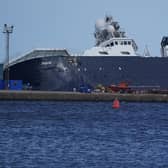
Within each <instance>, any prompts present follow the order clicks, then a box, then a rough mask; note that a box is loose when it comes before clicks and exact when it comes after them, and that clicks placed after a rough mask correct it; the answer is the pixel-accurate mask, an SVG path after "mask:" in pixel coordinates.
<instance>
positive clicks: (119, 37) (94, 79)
mask: <svg viewBox="0 0 168 168" xmlns="http://www.w3.org/2000/svg"><path fill="white" fill-rule="evenodd" d="M94 36H95V39H96V44H95V46H94V47H93V48H91V49H88V50H86V51H85V52H84V54H81V55H72V54H70V53H69V52H68V51H67V50H66V49H34V50H32V51H30V52H28V53H27V54H25V55H23V56H21V57H19V58H16V59H14V60H11V61H10V63H9V64H7V65H6V67H5V69H4V71H6V69H7V66H9V70H10V71H9V77H10V79H11V80H22V81H23V84H24V86H27V87H29V88H31V89H32V90H56V91H72V90H79V89H80V87H81V86H89V87H91V88H95V87H96V86H97V85H100V84H101V85H103V86H111V85H117V84H119V83H121V82H123V81H124V82H127V83H128V84H129V86H132V87H137V88H138V87H140V88H160V89H168V73H167V72H168V57H167V56H168V38H167V37H164V38H163V39H162V42H161V53H162V55H161V56H160V57H151V56H149V54H147V55H148V56H143V55H139V54H137V49H138V47H137V45H136V43H135V41H134V40H133V39H131V38H128V37H127V36H126V35H125V32H124V31H122V29H121V28H120V25H119V23H118V22H116V21H114V20H113V18H112V17H111V16H106V17H105V18H104V19H100V20H97V21H96V24H95V33H94Z"/></svg>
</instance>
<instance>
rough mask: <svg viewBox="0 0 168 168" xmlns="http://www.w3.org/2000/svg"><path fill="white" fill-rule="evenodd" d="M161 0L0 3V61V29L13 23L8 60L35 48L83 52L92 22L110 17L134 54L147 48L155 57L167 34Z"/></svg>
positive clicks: (1, 41)
mask: <svg viewBox="0 0 168 168" xmlns="http://www.w3.org/2000/svg"><path fill="white" fill-rule="evenodd" d="M167 6H168V1H167V0H117V1H116V0H0V61H3V60H4V59H5V34H3V33H2V32H3V25H4V24H5V23H6V24H8V25H13V26H14V30H13V33H12V34H11V36H10V59H12V58H14V57H18V56H21V55H23V54H24V53H26V52H28V51H30V50H33V49H35V48H66V49H68V51H70V52H73V53H83V52H84V50H86V49H88V48H91V47H93V46H94V44H95V39H94V36H93V33H94V29H95V22H96V20H97V19H101V18H104V16H105V15H111V16H113V18H114V19H115V20H116V21H118V22H119V23H120V26H121V28H123V29H124V30H125V31H126V35H127V36H128V37H130V38H132V39H134V40H135V42H136V43H137V45H138V47H139V50H138V53H139V54H143V52H144V48H145V46H148V49H149V52H150V54H151V55H152V56H160V42H161V39H162V37H163V36H167V35H168V21H167Z"/></svg>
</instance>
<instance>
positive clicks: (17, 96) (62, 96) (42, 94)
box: [0, 90, 168, 102]
mask: <svg viewBox="0 0 168 168" xmlns="http://www.w3.org/2000/svg"><path fill="white" fill-rule="evenodd" d="M115 98H118V99H119V100H120V101H126V102H168V94H145V93H142V94H140V93H139V94H135V93H129V94H128V93H127V94H126V93H121V94H120V93H94V92H93V93H80V92H60V91H59V92H58V91H31V90H28V91H13V90H11V91H10V90H1V91H0V100H1V101H2V100H12V101H16V100H26V101H113V100H114V99H115Z"/></svg>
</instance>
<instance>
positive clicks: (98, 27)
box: [95, 19, 106, 30]
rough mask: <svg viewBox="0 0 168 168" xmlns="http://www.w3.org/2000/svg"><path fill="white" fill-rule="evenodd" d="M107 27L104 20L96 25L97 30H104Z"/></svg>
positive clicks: (100, 20)
mask: <svg viewBox="0 0 168 168" xmlns="http://www.w3.org/2000/svg"><path fill="white" fill-rule="evenodd" d="M105 26H106V23H105V21H104V19H99V20H97V21H96V24H95V27H96V29H99V30H100V29H104V28H105Z"/></svg>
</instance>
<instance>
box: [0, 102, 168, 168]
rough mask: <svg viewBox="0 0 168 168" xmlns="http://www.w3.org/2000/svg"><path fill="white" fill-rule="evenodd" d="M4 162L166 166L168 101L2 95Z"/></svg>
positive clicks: (99, 167) (17, 165)
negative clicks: (56, 99) (30, 98)
mask: <svg viewBox="0 0 168 168" xmlns="http://www.w3.org/2000/svg"><path fill="white" fill-rule="evenodd" d="M0 167H2V168H5V167H12V168H22V167H24V168H25V167H29V168H34V167H40V168H43V167H44V168H46V167H50V168H85V167H86V168H88V167H91V168H111V167H114V168H134V167H138V168H143V167H144V168H154V167H155V168H167V167H168V104H166V103H126V102H121V108H119V109H112V103H111V102H52V101H50V102H47V101H1V102H0Z"/></svg>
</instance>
